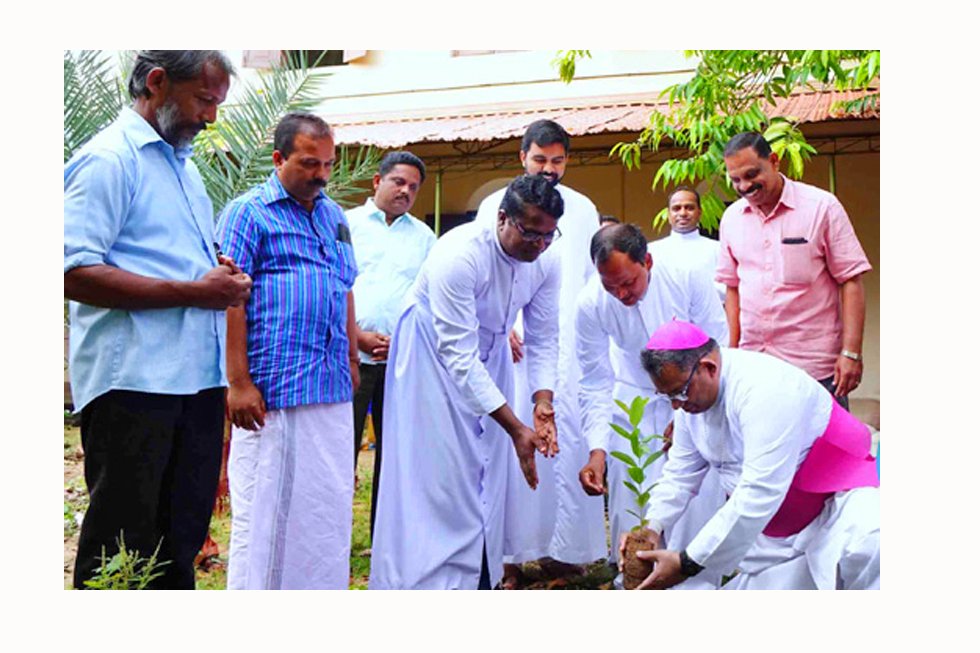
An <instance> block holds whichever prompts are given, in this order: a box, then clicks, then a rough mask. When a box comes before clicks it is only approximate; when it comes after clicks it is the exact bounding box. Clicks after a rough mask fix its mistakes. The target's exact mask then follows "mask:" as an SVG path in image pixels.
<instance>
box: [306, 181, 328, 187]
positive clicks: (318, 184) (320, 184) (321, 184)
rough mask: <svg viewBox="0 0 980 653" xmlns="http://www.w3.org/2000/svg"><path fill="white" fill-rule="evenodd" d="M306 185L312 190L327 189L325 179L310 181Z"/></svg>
mask: <svg viewBox="0 0 980 653" xmlns="http://www.w3.org/2000/svg"><path fill="white" fill-rule="evenodd" d="M307 183H308V184H309V185H310V186H311V187H312V188H326V187H327V180H326V179H311V180H310V181H309V182H307Z"/></svg>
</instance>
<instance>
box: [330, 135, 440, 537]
mask: <svg viewBox="0 0 980 653" xmlns="http://www.w3.org/2000/svg"><path fill="white" fill-rule="evenodd" d="M424 181H425V164H424V163H422V160H421V159H420V158H418V157H417V156H415V155H414V154H412V153H411V152H389V153H388V154H386V155H385V156H384V158H383V159H382V160H381V165H380V166H379V168H378V173H377V174H375V175H374V196H373V197H369V198H368V199H367V201H366V202H364V204H363V205H362V206H358V207H356V208H353V209H350V210H349V211H347V221H348V222H349V223H350V229H351V241H352V242H353V244H354V256H355V257H356V259H357V268H358V276H357V280H356V281H355V282H354V307H355V313H356V317H357V326H358V332H359V333H358V338H357V347H358V349H359V350H360V357H361V362H360V376H361V387H360V389H359V390H358V391H357V393H355V395H354V466H355V467H356V466H357V453H358V451H360V448H361V440H362V432H363V430H364V423H365V421H366V419H367V411H368V406H369V405H370V407H371V421H372V424H373V426H374V441H375V455H374V481H373V487H372V490H371V534H372V536H373V534H374V513H375V507H376V506H377V496H378V492H377V491H378V486H379V480H380V477H381V452H382V412H383V407H384V389H385V369H386V368H387V365H386V363H387V362H388V345H389V344H390V342H391V334H392V333H393V332H394V330H395V323H396V322H397V321H398V316H399V315H400V313H401V308H402V303H403V302H404V300H405V298H406V297H407V296H408V291H409V289H410V288H411V287H412V284H414V283H415V277H416V276H418V273H419V269H420V268H421V267H422V262H423V261H425V257H426V256H427V255H428V254H429V250H430V249H431V248H432V245H433V244H434V243H435V242H436V237H435V234H434V233H432V229H430V228H429V226H428V225H427V224H426V223H424V222H422V221H421V220H419V219H418V218H415V217H414V216H412V215H411V214H409V212H408V211H409V210H410V209H411V208H412V205H413V204H414V203H415V196H416V194H417V193H418V191H419V188H420V187H421V186H422V182H424Z"/></svg>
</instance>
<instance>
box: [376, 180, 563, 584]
mask: <svg viewBox="0 0 980 653" xmlns="http://www.w3.org/2000/svg"><path fill="white" fill-rule="evenodd" d="M562 212H563V203H562V199H561V196H560V195H559V194H558V193H557V192H556V191H555V189H554V188H553V187H552V186H551V184H549V183H548V181H547V180H546V179H545V178H543V177H540V176H537V175H525V176H521V177H518V178H516V179H515V180H514V181H512V182H511V183H510V185H509V186H508V187H507V192H506V193H505V195H504V199H503V202H502V203H501V205H500V209H499V211H498V215H497V223H496V225H494V226H493V227H486V226H484V225H482V224H468V225H463V226H461V227H457V228H456V229H454V230H452V231H450V232H449V233H448V234H446V235H445V236H444V237H442V238H441V239H439V240H438V241H437V242H436V244H435V246H434V247H433V248H432V252H431V253H430V255H429V258H428V259H427V260H426V262H425V264H424V265H423V266H422V271H421V273H420V274H419V277H418V280H417V282H416V284H415V286H414V287H413V289H412V292H411V294H410V297H409V299H408V302H407V304H406V307H405V310H404V311H403V312H402V314H401V317H400V318H399V320H398V323H397V325H396V327H395V332H394V335H393V336H392V341H391V350H390V353H389V359H390V361H391V363H390V366H389V372H388V374H387V375H386V379H385V383H386V386H387V387H386V395H387V397H388V401H387V402H386V403H385V423H386V424H387V426H388V432H387V434H386V438H387V445H386V446H387V448H388V453H387V455H385V457H384V460H383V461H382V474H383V476H384V483H382V484H381V487H380V489H379V496H378V516H377V523H376V528H375V538H374V542H373V547H372V560H371V579H370V583H369V587H370V588H371V589H478V588H479V589H489V588H490V587H492V586H493V585H495V584H496V583H497V582H499V580H500V576H501V573H502V570H503V561H502V555H503V553H502V546H503V507H504V495H505V492H506V480H507V465H508V461H509V459H510V458H517V459H518V460H519V461H520V468H521V471H522V474H523V476H524V478H525V482H526V483H527V484H528V485H529V486H531V487H532V488H533V487H535V486H536V485H537V474H536V471H535V455H534V454H535V451H538V452H540V453H542V454H544V455H546V456H551V455H554V454H555V453H557V442H556V438H557V434H556V432H555V423H554V419H555V410H554V407H553V405H552V399H553V391H552V388H554V386H555V373H556V360H557V355H558V344H557V342H556V340H555V337H554V336H555V331H556V330H557V328H558V284H559V282H560V278H559V270H558V266H557V261H556V260H555V259H554V258H551V257H544V256H541V254H542V252H544V251H545V250H546V249H547V248H548V246H549V245H550V244H551V242H552V241H553V240H554V239H555V238H556V237H557V236H558V235H559V231H558V218H560V217H561V215H562ZM521 310H523V312H524V323H525V325H526V331H525V342H526V345H527V358H528V387H529V388H530V389H531V390H532V391H533V393H534V394H533V396H532V401H533V402H534V406H535V407H534V411H533V412H534V429H533V430H532V429H531V428H529V427H528V426H526V425H525V423H524V422H523V421H522V420H521V419H519V418H518V417H516V416H515V415H514V412H513V411H512V410H511V408H510V402H511V401H512V400H513V375H512V373H511V370H512V366H511V361H510V356H511V351H510V347H509V345H508V334H509V333H510V330H511V328H512V327H513V325H514V320H515V319H516V318H517V313H518V311H521ZM511 443H512V444H513V450H512V449H511ZM515 452H516V456H515Z"/></svg>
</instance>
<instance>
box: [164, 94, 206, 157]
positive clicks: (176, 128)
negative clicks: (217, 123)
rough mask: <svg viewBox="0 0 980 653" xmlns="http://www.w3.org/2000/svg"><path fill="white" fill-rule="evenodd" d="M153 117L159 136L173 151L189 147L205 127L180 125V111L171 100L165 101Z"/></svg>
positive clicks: (190, 124)
mask: <svg viewBox="0 0 980 653" xmlns="http://www.w3.org/2000/svg"><path fill="white" fill-rule="evenodd" d="M155 117H156V119H157V127H158V128H159V130H160V136H161V137H163V140H165V141H167V142H168V143H170V144H171V145H172V146H173V148H174V149H175V150H179V149H180V148H183V147H189V146H190V144H191V142H192V141H193V140H194V137H195V136H196V135H197V133H198V132H199V131H201V130H202V129H204V127H205V125H204V124H203V123H201V124H197V123H186V122H185V123H181V122H180V109H179V108H178V107H177V103H176V102H174V101H173V100H167V102H165V103H164V105H163V106H162V107H160V108H159V109H157V111H156V114H155Z"/></svg>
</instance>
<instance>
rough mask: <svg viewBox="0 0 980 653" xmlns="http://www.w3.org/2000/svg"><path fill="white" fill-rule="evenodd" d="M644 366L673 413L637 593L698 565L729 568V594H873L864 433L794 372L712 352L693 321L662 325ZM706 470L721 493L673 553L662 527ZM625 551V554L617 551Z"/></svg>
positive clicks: (743, 354) (871, 490)
mask: <svg viewBox="0 0 980 653" xmlns="http://www.w3.org/2000/svg"><path fill="white" fill-rule="evenodd" d="M643 367H644V369H645V370H646V371H647V372H648V373H649V374H650V377H651V379H652V381H653V383H654V385H655V386H656V388H657V391H658V392H659V393H661V394H663V395H665V396H666V397H667V398H668V399H669V400H670V401H671V403H672V405H673V406H674V407H675V408H683V412H678V413H677V418H676V422H675V426H674V444H673V447H672V448H671V451H670V453H671V455H670V459H669V460H668V461H667V463H666V465H664V470H663V476H662V480H661V482H660V483H659V484H658V485H657V486H656V487H655V488H654V489H653V492H652V493H651V497H650V506H649V509H648V510H647V513H646V517H647V520H648V522H649V525H650V529H651V531H652V535H651V538H652V539H653V540H654V541H655V542H656V543H657V545H658V546H657V550H654V551H646V552H640V553H639V554H638V556H639V557H641V558H645V559H648V560H652V561H653V562H654V569H653V572H652V573H651V574H650V575H649V576H648V577H647V578H646V580H644V582H643V583H642V584H641V585H640V588H654V589H666V588H668V587H672V586H673V585H675V584H677V583H679V582H682V581H683V580H685V579H686V578H690V577H691V576H695V575H697V574H699V573H700V572H701V571H702V570H710V571H711V572H714V573H722V574H730V573H732V571H734V570H737V571H738V575H737V576H736V577H735V578H734V580H732V581H731V582H730V583H729V584H728V585H726V586H725V588H726V589H835V588H838V589H878V588H879V587H880V574H881V570H880V557H879V549H880V541H879V519H880V517H879V498H878V476H877V472H876V469H875V461H874V458H872V457H871V455H870V453H869V452H870V448H871V435H870V432H869V431H868V428H867V427H866V426H865V425H863V424H861V423H860V422H859V421H858V420H857V419H856V418H854V417H853V416H851V415H850V413H848V412H847V411H846V410H844V409H843V408H842V407H841V406H840V405H839V404H838V403H837V402H836V401H834V398H833V397H832V396H831V395H830V394H829V393H828V392H827V391H826V390H824V388H823V387H822V386H821V385H820V384H819V383H818V382H817V381H815V380H814V379H813V378H811V377H810V376H809V375H808V374H807V373H806V372H804V371H803V370H801V369H799V368H797V367H794V366H793V365H791V364H789V363H786V362H785V361H782V360H779V359H777V358H775V357H773V356H770V355H768V354H763V353H761V352H753V351H747V350H742V349H728V348H720V347H719V346H718V343H717V342H715V340H714V339H712V338H709V337H708V335H707V334H705V333H704V332H703V331H702V330H700V329H698V328H697V327H696V326H694V325H692V324H689V323H685V322H681V321H674V322H668V323H666V324H664V325H663V326H662V327H660V328H659V329H658V330H657V331H656V332H655V333H654V334H653V336H652V337H651V338H650V342H649V343H648V344H647V348H646V350H644V352H643ZM709 469H715V470H718V472H719V474H720V478H721V484H722V487H723V488H724V490H725V492H726V493H727V494H728V495H729V498H728V500H727V501H726V502H725V504H724V505H723V506H722V507H721V508H720V509H719V510H718V511H717V512H716V513H715V515H714V516H713V517H712V518H711V519H710V520H709V521H708V523H707V524H706V525H705V526H704V528H702V529H701V531H700V532H699V533H698V534H697V535H696V536H695V537H694V538H693V539H692V540H691V541H690V542H687V543H684V544H683V547H684V548H683V549H681V550H676V549H675V550H666V549H660V548H659V541H660V537H659V534H660V533H662V532H663V530H664V529H665V528H669V527H670V525H671V524H672V523H674V522H675V521H676V520H677V519H678V518H679V517H680V515H681V514H683V512H684V510H685V508H686V506H687V505H688V502H689V501H690V498H691V496H692V494H693V493H694V492H696V491H697V489H698V486H699V484H700V483H701V480H702V479H703V478H704V475H705V474H706V473H707V472H708V470H709ZM620 550H621V551H622V549H620Z"/></svg>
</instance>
